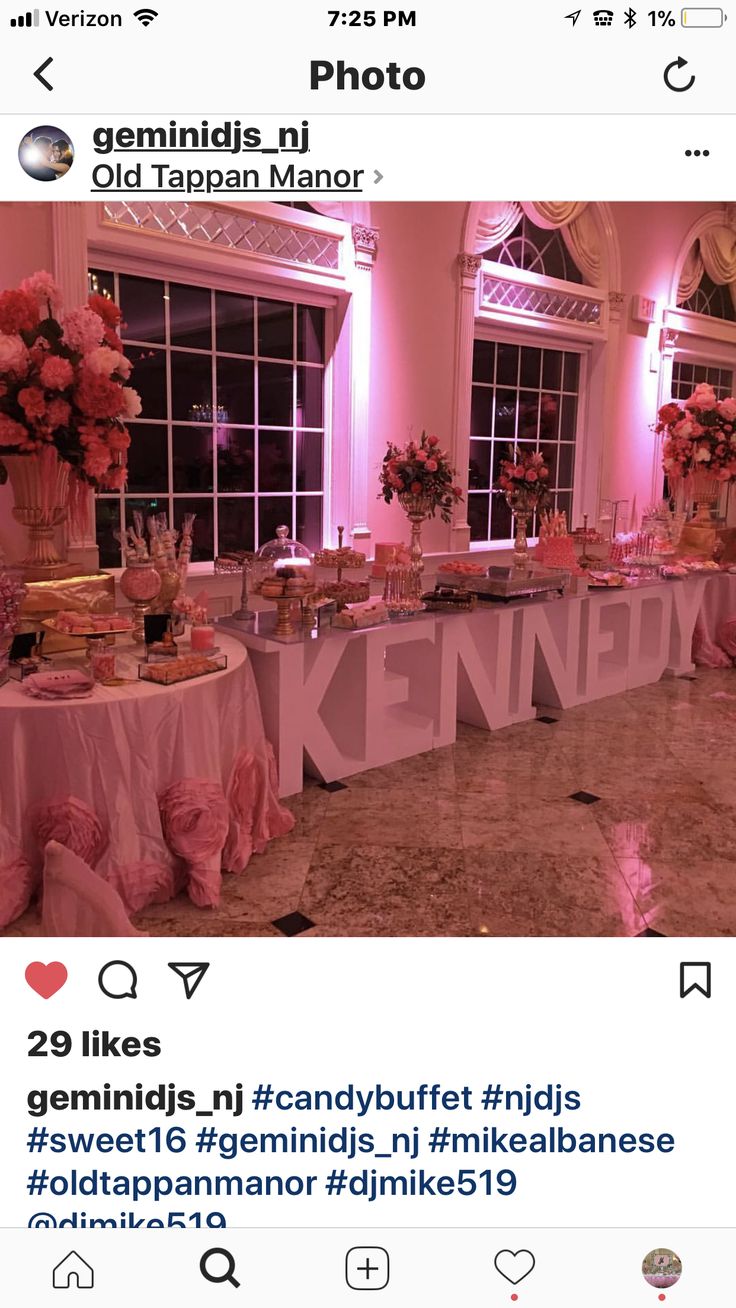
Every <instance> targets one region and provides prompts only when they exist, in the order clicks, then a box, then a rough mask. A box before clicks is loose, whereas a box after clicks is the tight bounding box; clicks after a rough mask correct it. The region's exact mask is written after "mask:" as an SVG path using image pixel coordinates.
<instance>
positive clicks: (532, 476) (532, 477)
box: [526, 468, 537, 481]
mask: <svg viewBox="0 0 736 1308" xmlns="http://www.w3.org/2000/svg"><path fill="white" fill-rule="evenodd" d="M526 481H537V474H536V472H535V471H534V469H533V468H528V469H527V472H526Z"/></svg>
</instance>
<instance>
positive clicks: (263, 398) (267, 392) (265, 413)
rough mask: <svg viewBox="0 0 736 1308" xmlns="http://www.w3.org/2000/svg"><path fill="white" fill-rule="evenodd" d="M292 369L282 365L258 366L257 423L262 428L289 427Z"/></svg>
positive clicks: (263, 364)
mask: <svg viewBox="0 0 736 1308" xmlns="http://www.w3.org/2000/svg"><path fill="white" fill-rule="evenodd" d="M291 401H292V369H291V367H290V366H289V365H287V364H284V363H261V364H259V366H258V421H259V423H260V424H261V426H262V427H290V426H291V422H292V402H291Z"/></svg>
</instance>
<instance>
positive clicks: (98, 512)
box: [95, 496, 122, 568]
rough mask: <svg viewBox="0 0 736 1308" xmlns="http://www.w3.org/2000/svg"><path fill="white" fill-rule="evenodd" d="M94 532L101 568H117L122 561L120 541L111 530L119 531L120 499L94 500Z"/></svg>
mask: <svg viewBox="0 0 736 1308" xmlns="http://www.w3.org/2000/svg"><path fill="white" fill-rule="evenodd" d="M95 523H96V526H95V534H96V537H97V544H98V546H99V550H100V567H101V568H119V567H120V565H121V563H122V555H121V553H120V543H119V542H118V541H116V539H115V537H114V535H113V532H115V531H120V500H119V498H118V497H117V496H115V498H114V499H111V500H107V499H105V500H101V499H96V500H95Z"/></svg>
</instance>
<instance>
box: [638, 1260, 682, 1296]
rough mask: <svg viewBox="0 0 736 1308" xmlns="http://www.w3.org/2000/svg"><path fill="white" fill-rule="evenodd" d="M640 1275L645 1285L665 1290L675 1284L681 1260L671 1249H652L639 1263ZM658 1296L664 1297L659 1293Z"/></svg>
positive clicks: (680, 1268)
mask: <svg viewBox="0 0 736 1308" xmlns="http://www.w3.org/2000/svg"><path fill="white" fill-rule="evenodd" d="M641 1270H642V1275H643V1277H644V1280H645V1281H646V1282H647V1285H652V1286H654V1288H655V1289H657V1290H667V1289H669V1287H670V1286H671V1285H677V1282H678V1281H679V1279H680V1277H681V1276H682V1261H681V1259H680V1258H678V1256H677V1254H676V1253H674V1251H673V1250H672V1249H652V1250H650V1252H649V1253H648V1254H647V1256H646V1258H645V1259H644V1261H643V1262H642V1265H641ZM660 1298H664V1296H663V1295H660Z"/></svg>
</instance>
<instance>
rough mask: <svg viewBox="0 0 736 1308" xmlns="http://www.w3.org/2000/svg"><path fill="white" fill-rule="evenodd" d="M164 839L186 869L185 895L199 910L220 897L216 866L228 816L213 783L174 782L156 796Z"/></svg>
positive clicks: (226, 831) (215, 784) (218, 873)
mask: <svg viewBox="0 0 736 1308" xmlns="http://www.w3.org/2000/svg"><path fill="white" fill-rule="evenodd" d="M158 805H159V810H160V812H161V825H162V827H163V833H164V838H165V840H166V843H167V845H168V846H169V848H170V849H171V851H172V853H174V854H176V856H177V858H182V859H184V861H185V862H186V863H187V865H188V868H189V875H190V882H189V896H190V898H191V899H192V900H193V901H194V903H195V904H199V906H200V908H205V907H212V906H214V905H216V904H217V903H218V901H219V898H220V865H221V860H222V850H223V846H224V844H225V841H226V839H227V834H228V826H229V813H228V806H227V801H226V799H225V796H224V795H223V793H222V787H221V786H220V785H218V784H217V782H215V781H208V780H206V779H197V780H194V779H191V780H186V781H176V782H174V784H173V785H172V786H169V787H168V789H167V790H165V791H164V792H163V794H161V795H159V797H158Z"/></svg>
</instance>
